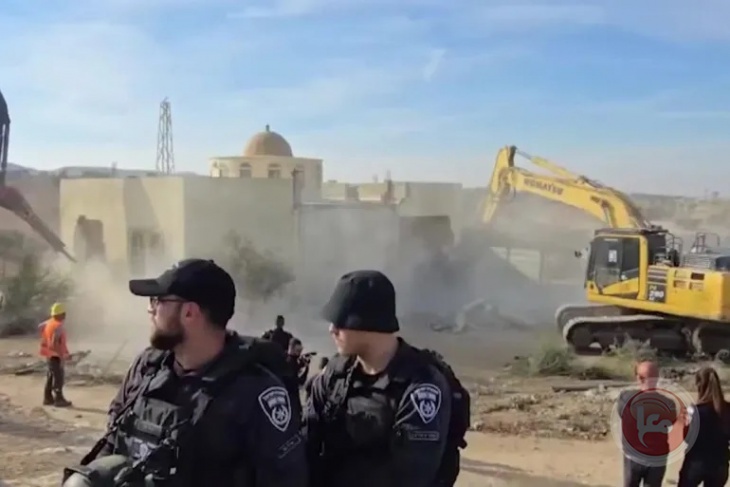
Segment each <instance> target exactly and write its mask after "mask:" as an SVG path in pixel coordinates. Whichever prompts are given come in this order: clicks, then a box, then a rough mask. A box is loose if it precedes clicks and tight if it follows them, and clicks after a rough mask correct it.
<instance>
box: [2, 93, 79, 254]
mask: <svg viewBox="0 0 730 487" xmlns="http://www.w3.org/2000/svg"><path fill="white" fill-rule="evenodd" d="M9 143H10V113H9V112H8V104H7V103H6V101H5V97H3V94H2V92H0V208H5V209H6V210H8V211H10V212H12V213H14V214H15V215H17V216H18V217H19V218H20V219H22V220H23V221H25V222H26V223H27V224H28V225H29V226H30V227H31V228H32V229H33V231H35V232H36V233H37V234H38V235H39V236H40V237H41V238H43V240H45V241H46V242H48V244H49V245H50V246H51V248H53V250H55V251H56V252H58V253H61V254H63V255H64V256H65V257H67V258H68V259H69V260H71V261H72V262H75V259H74V258H73V257H72V256H71V254H69V253H68V252H67V251H66V246H65V245H64V243H63V241H61V239H60V238H58V235H56V234H55V233H54V232H53V230H51V228H50V227H49V226H48V225H46V223H45V222H43V220H41V219H40V217H39V216H38V215H37V214H36V212H35V211H33V208H31V206H30V204H29V203H28V201H27V200H26V199H25V197H24V196H23V194H22V193H21V192H20V191H19V190H18V189H17V188H13V187H12V186H8V185H7V182H6V174H7V170H8V145H9Z"/></svg>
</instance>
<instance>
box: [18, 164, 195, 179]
mask: <svg viewBox="0 0 730 487" xmlns="http://www.w3.org/2000/svg"><path fill="white" fill-rule="evenodd" d="M8 174H11V175H21V174H28V175H34V174H48V175H54V176H58V177H61V178H109V177H118V178H124V177H155V176H160V175H161V174H160V173H158V172H157V171H154V170H149V169H119V168H113V167H104V166H65V167H60V168H58V169H52V170H50V171H48V170H41V169H35V168H32V167H26V166H21V165H20V164H14V163H12V162H9V163H8ZM176 174H177V175H180V176H197V175H198V174H195V173H193V172H189V171H182V172H178V173H176Z"/></svg>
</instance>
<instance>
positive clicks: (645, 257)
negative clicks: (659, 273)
mask: <svg viewBox="0 0 730 487" xmlns="http://www.w3.org/2000/svg"><path fill="white" fill-rule="evenodd" d="M681 248H682V241H681V239H679V238H677V237H675V236H674V235H672V234H670V233H669V232H667V231H666V230H664V229H661V228H653V229H633V228H632V229H616V228H606V229H600V230H596V232H595V234H594V238H593V240H592V241H591V245H590V253H589V257H588V265H587V267H586V279H585V287H586V289H587V292H588V295H589V297H591V296H595V295H602V296H613V297H621V298H629V299H638V298H639V295H640V294H641V290H642V289H644V288H645V285H646V279H647V277H646V274H647V272H646V269H648V268H649V266H663V267H678V266H679V264H680V255H681Z"/></svg>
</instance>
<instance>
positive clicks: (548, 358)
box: [512, 337, 658, 380]
mask: <svg viewBox="0 0 730 487" xmlns="http://www.w3.org/2000/svg"><path fill="white" fill-rule="evenodd" d="M657 359H658V357H657V353H656V350H654V349H652V348H651V347H649V346H648V345H647V344H644V343H640V342H636V341H634V340H626V341H625V342H624V344H623V345H621V346H619V347H616V348H614V349H613V350H612V351H611V352H609V353H607V354H604V355H602V356H600V357H597V358H596V359H595V360H590V361H586V360H583V359H581V358H580V357H578V356H577V355H576V354H575V353H574V352H573V351H572V350H571V349H570V348H569V347H568V346H567V345H565V344H564V343H562V342H561V341H559V340H558V339H556V338H554V337H550V338H546V339H544V340H543V341H542V342H541V343H540V345H539V346H538V348H537V350H536V351H535V352H534V353H533V354H531V355H530V356H528V357H524V358H521V359H519V360H518V361H517V362H516V363H515V364H514V365H513V367H512V370H513V371H514V372H515V373H517V374H520V375H527V376H532V377H535V376H541V377H544V376H567V377H575V378H580V379H597V380H611V379H613V380H627V379H628V380H630V379H632V378H633V376H634V365H635V364H636V362H637V361H641V360H657Z"/></svg>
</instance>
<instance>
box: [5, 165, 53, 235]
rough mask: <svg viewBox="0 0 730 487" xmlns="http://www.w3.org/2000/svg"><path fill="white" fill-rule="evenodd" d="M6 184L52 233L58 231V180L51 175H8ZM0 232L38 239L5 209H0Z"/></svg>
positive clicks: (23, 223)
mask: <svg viewBox="0 0 730 487" xmlns="http://www.w3.org/2000/svg"><path fill="white" fill-rule="evenodd" d="M7 184H8V185H9V186H13V187H15V188H16V189H18V190H20V192H21V193H22V194H23V196H25V199H26V200H27V201H28V203H29V204H30V206H31V207H32V208H33V211H35V213H36V214H37V215H38V216H39V217H40V219H41V220H43V222H45V224H46V225H48V227H49V228H50V229H51V230H53V231H54V232H56V233H58V231H59V209H58V204H59V199H58V198H59V186H60V180H59V178H58V177H56V176H51V175H45V174H42V175H28V174H22V175H15V174H12V173H10V174H8V181H7ZM0 230H12V231H17V232H20V233H22V234H24V235H28V236H31V237H33V238H38V239H40V237H38V236H37V235H36V233H35V232H34V231H33V230H32V229H31V228H30V226H28V224H27V223H25V222H24V221H23V220H21V219H20V218H18V217H17V216H15V215H14V214H13V213H11V212H9V211H8V210H5V209H0Z"/></svg>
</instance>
